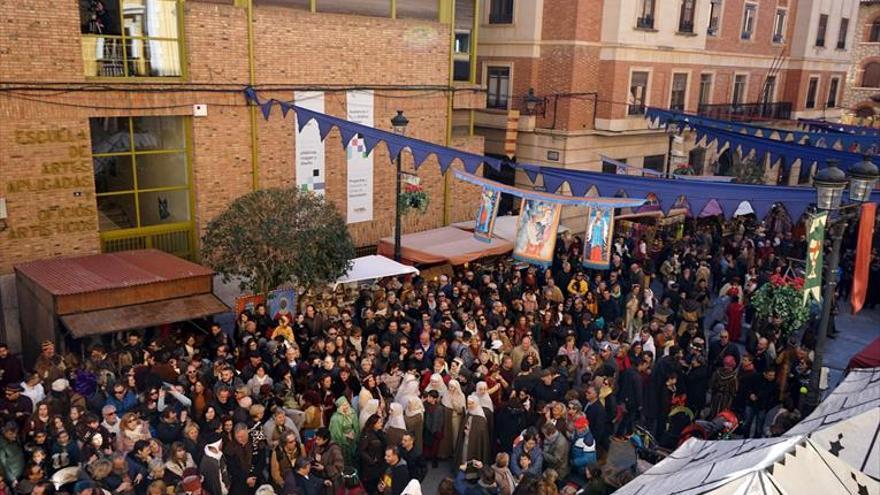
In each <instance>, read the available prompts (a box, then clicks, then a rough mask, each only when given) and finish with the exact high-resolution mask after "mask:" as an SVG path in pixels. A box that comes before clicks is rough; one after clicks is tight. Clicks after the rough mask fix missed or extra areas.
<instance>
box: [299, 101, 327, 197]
mask: <svg viewBox="0 0 880 495" xmlns="http://www.w3.org/2000/svg"><path fill="white" fill-rule="evenodd" d="M293 96H294V98H293V99H294V103H295V104H296V105H297V106H299V107H302V108H305V109H308V110H312V111H314V112H320V113H324V93H323V92H322V91H297V92H296V93H295V94H294V95H293ZM294 125H296V127H295V128H296V129H297V130H298V129H299V125H298V124H296V123H295V124H294ZM324 177H325V176H324V142H323V141H321V134H320V132H319V131H318V123H317V122H316V121H314V120H312V121H311V122H309V123H308V124H306V126H305V127H303V130H302V132H297V133H296V187H297V188H299V189H300V190H302V191H314V192H315V193H316V194H320V195H322V196H323V195H324V192H325V191H324V187H325V182H324Z"/></svg>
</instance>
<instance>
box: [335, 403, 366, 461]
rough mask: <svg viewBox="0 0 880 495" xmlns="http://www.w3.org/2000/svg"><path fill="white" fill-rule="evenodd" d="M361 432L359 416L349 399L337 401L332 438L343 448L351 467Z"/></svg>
mask: <svg viewBox="0 0 880 495" xmlns="http://www.w3.org/2000/svg"><path fill="white" fill-rule="evenodd" d="M360 431H361V428H360V423H359V421H358V417H357V414H356V413H355V412H354V408H352V407H351V404H349V403H348V399H346V398H345V397H340V398H338V399H336V412H334V413H333V416H331V417H330V437H331V438H332V439H333V441H334V442H336V445H339V446H340V447H341V448H342V454H343V455H344V456H345V462H346V464H349V465H351V463H352V462H353V461H354V459H355V456H354V454H355V451H356V449H357V442H358V435H359V434H360Z"/></svg>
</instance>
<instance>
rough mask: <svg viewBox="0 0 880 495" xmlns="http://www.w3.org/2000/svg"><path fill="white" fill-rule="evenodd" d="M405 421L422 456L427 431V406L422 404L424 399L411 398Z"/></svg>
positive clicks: (417, 450) (407, 404) (407, 405)
mask: <svg viewBox="0 0 880 495" xmlns="http://www.w3.org/2000/svg"><path fill="white" fill-rule="evenodd" d="M403 421H404V423H406V430H407V431H408V432H410V433H412V434H413V439H414V441H415V442H414V443H415V449H416V452H418V453H420V454H421V452H422V445H423V440H422V439H423V437H424V429H425V404H423V403H422V399H419V398H418V397H410V398H409V401H408V402H407V403H406V413H405V414H404V418H403Z"/></svg>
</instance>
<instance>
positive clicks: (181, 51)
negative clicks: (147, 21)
mask: <svg viewBox="0 0 880 495" xmlns="http://www.w3.org/2000/svg"><path fill="white" fill-rule="evenodd" d="M124 1H125V0H119V19H118V21H119V26H120V28H119V32H120V33H121V34H90V33H83V34H82V35H81V36H82V39H83V43H85V40H86V39H97V38H105V39H118V40H120V42H121V43H122V68H123V71H124V75H122V76H90V75H88V74H86V76H85V77H86V79H87V80H89V81H126V82H135V81H139V82H159V81H183V80H186V79H188V78H189V67H188V65H187V63H186V29H185V27H186V26H185V24H184V0H174V1H175V3H176V4H177V13H178V14H177V38H165V37H159V36H128V35H126V34H125V27H124V26H125V17H124V15H123V8H122V3H123V2H124ZM168 1H170V0H168ZM127 40H141V41H144V42H146V41H175V42H177V51H178V59H179V60H180V75H179V76H132V75H129V73H128V71H129V68H128V51H127V50H126V49H125V46H126V45H125V42H126V41H127ZM85 63H86V60H85V59H84V60H83V64H85ZM83 71H84V72H85V66H84V67H83Z"/></svg>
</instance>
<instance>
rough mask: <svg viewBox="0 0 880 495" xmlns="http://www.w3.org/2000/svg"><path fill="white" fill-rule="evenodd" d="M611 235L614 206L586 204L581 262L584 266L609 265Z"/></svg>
mask: <svg viewBox="0 0 880 495" xmlns="http://www.w3.org/2000/svg"><path fill="white" fill-rule="evenodd" d="M613 236H614V208H598V207H594V206H588V207H587V231H586V233H585V234H584V255H583V256H584V259H583V262H582V264H583V266H584V267H585V268H596V269H607V268H608V267H610V266H611V239H612V238H613Z"/></svg>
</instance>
